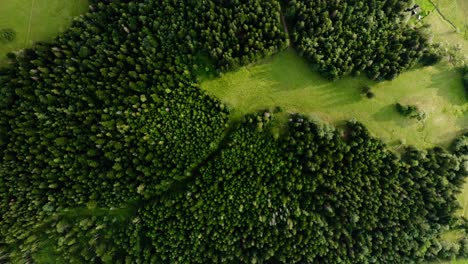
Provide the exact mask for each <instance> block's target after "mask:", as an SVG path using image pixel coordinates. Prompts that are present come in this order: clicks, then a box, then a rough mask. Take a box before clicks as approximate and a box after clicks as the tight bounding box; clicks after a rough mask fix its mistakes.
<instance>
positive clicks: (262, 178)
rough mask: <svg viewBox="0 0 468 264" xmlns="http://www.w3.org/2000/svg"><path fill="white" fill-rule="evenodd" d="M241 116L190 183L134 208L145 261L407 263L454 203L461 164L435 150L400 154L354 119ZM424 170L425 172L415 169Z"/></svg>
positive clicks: (432, 238) (421, 251) (417, 256)
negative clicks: (326, 121)
mask: <svg viewBox="0 0 468 264" xmlns="http://www.w3.org/2000/svg"><path fill="white" fill-rule="evenodd" d="M270 118H271V114H270V113H267V114H259V115H257V116H255V115H251V116H247V117H246V118H245V122H244V124H243V125H241V127H240V128H239V129H238V130H236V131H235V132H234V133H233V134H232V135H231V136H230V137H229V143H227V145H226V146H225V147H224V148H223V150H221V152H220V153H219V154H218V155H216V156H215V157H214V158H213V160H211V161H210V162H208V164H207V165H206V166H205V167H203V168H201V169H200V171H199V175H197V177H196V178H195V179H194V181H193V183H191V184H189V186H188V187H187V188H186V189H185V190H183V191H181V192H180V193H178V194H175V195H172V196H170V197H164V198H162V199H160V200H158V201H156V202H155V203H154V204H151V205H148V206H146V208H145V209H143V210H142V211H141V213H142V220H143V222H144V223H145V225H146V229H147V230H148V236H149V238H148V239H149V240H151V241H152V249H151V251H152V252H154V256H155V258H156V259H155V263H170V262H171V260H173V259H177V260H178V261H180V262H191V263H204V262H206V261H207V260H210V261H211V262H216V263H220V262H228V263H252V262H253V263H341V262H343V263H365V262H376V263H411V262H412V261H416V260H422V259H423V258H424V257H425V254H426V253H427V252H426V250H427V248H428V246H430V245H431V244H432V243H435V242H437V234H438V232H439V230H441V228H442V227H444V226H447V225H448V224H449V222H450V220H451V219H452V218H451V215H452V213H453V212H454V210H455V209H457V206H456V205H457V203H456V202H455V195H456V193H457V191H456V190H457V188H458V187H457V186H460V185H461V184H462V182H463V179H464V177H465V176H466V173H464V172H463V171H461V170H460V166H459V162H460V161H459V159H458V158H457V157H455V156H452V155H451V154H449V153H447V152H445V151H443V150H440V149H434V150H430V151H428V152H421V151H417V150H411V151H409V152H408V153H407V154H405V157H404V159H403V160H401V161H400V160H398V158H397V157H396V156H394V155H393V154H391V153H390V152H388V151H387V150H385V146H384V145H383V144H382V143H380V142H379V141H377V140H375V139H372V138H371V137H370V136H369V134H368V132H367V131H366V130H365V129H364V128H363V127H362V126H361V125H359V124H355V123H349V124H348V130H347V132H346V141H345V140H343V139H342V138H341V137H340V134H339V133H337V132H335V131H333V130H330V129H327V128H326V127H323V126H320V125H317V124H314V123H311V122H310V121H308V120H307V119H306V118H305V117H302V116H298V115H295V116H291V117H290V121H289V122H288V124H289V128H288V134H289V135H288V136H287V137H285V138H282V139H280V140H275V139H274V138H273V137H272V135H271V134H269V132H259V128H262V131H268V129H266V128H268V126H269V122H270ZM423 175H424V176H423Z"/></svg>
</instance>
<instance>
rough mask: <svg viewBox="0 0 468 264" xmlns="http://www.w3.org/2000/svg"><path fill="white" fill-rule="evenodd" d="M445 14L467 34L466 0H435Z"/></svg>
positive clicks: (467, 13) (467, 6)
mask: <svg viewBox="0 0 468 264" xmlns="http://www.w3.org/2000/svg"><path fill="white" fill-rule="evenodd" d="M433 1H434V3H435V4H436V5H437V7H439V9H440V11H441V12H442V13H443V14H444V16H445V17H446V18H447V19H448V20H450V21H451V22H452V23H453V24H454V25H455V26H456V27H457V28H458V30H459V32H460V33H462V34H465V30H466V27H467V25H468V20H467V17H468V2H467V1H466V0H433Z"/></svg>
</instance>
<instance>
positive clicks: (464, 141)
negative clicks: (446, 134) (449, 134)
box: [452, 132, 468, 155]
mask: <svg viewBox="0 0 468 264" xmlns="http://www.w3.org/2000/svg"><path fill="white" fill-rule="evenodd" d="M452 150H453V152H454V153H456V154H458V155H468V132H466V133H464V134H462V135H460V136H458V137H457V138H456V139H455V140H454V141H453V144H452Z"/></svg>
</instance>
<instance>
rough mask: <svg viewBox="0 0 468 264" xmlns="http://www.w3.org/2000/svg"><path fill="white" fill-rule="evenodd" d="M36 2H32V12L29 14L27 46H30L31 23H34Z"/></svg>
mask: <svg viewBox="0 0 468 264" xmlns="http://www.w3.org/2000/svg"><path fill="white" fill-rule="evenodd" d="M35 2H36V0H31V11H30V12H29V22H28V31H27V33H26V40H25V44H26V45H28V42H29V36H30V34H31V23H32V16H33V11H34V3H35Z"/></svg>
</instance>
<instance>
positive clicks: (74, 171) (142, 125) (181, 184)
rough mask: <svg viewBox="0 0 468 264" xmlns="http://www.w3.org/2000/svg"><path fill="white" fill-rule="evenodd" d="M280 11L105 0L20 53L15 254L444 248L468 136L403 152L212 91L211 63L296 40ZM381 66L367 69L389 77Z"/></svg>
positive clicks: (7, 155) (9, 81)
mask: <svg viewBox="0 0 468 264" xmlns="http://www.w3.org/2000/svg"><path fill="white" fill-rule="evenodd" d="M373 2H375V3H383V2H388V1H373ZM320 3H322V5H324V6H327V5H330V6H334V5H337V4H334V3H329V4H328V3H326V2H320ZM295 4H296V3H295V2H292V1H291V3H290V7H289V8H291V7H292V6H293V5H295ZM297 4H299V2H297ZM385 10H386V12H387V13H388V14H387V15H388V16H390V15H391V14H392V12H395V14H394V15H392V16H394V17H398V16H399V12H400V8H399V9H391V8H390V9H385ZM280 13H281V8H280V3H279V2H278V1H276V0H254V1H252V0H250V1H246V0H245V1H244V0H230V1H219V0H206V1H195V0H193V1H171V0H164V1H154V0H145V1H143V0H142V1H92V4H91V6H90V11H89V12H88V13H86V14H84V15H82V16H80V17H78V18H76V19H75V20H74V21H73V24H72V26H71V28H70V29H69V30H68V31H66V32H65V33H64V34H62V35H60V36H59V37H57V38H56V39H55V40H54V41H52V42H50V43H37V44H36V45H35V46H34V48H31V49H26V50H24V51H21V52H16V53H10V54H9V55H8V58H9V63H8V66H7V67H4V68H2V69H0V262H1V261H5V262H12V263H21V262H30V263H35V262H39V261H38V258H39V257H38V256H39V255H40V254H41V252H42V251H44V250H45V251H46V252H52V253H49V254H48V255H49V257H54V258H56V261H58V262H59V263H60V262H61V263H174V262H175V263H187V262H189V263H206V262H222V261H224V262H229V263H312V262H321V263H322V262H323V263H337V262H343V263H356V262H359V263H360V262H364V263H365V262H380V263H411V262H417V261H421V260H423V259H427V258H434V257H437V255H438V253H439V252H443V247H440V245H439V244H440V243H439V237H440V232H441V231H443V230H445V229H446V228H448V227H449V226H451V225H453V224H454V223H455V222H456V221H458V220H459V219H456V218H455V217H454V216H453V213H454V211H455V210H456V209H457V208H458V204H457V202H456V199H455V195H456V194H457V193H458V192H459V187H460V185H461V184H462V182H463V179H464V177H466V176H467V172H468V160H467V156H466V154H467V153H466V146H465V145H463V144H464V143H463V140H465V141H466V139H463V138H460V140H459V141H457V142H456V143H454V146H456V147H454V149H455V151H454V152H453V153H449V152H447V151H446V150H443V149H441V148H435V149H431V150H427V151H423V150H416V149H408V150H406V151H405V152H404V153H402V156H401V157H399V156H397V155H396V154H394V153H392V152H390V151H389V150H388V149H387V148H386V146H385V144H383V143H382V142H380V141H379V140H377V139H374V138H372V137H371V136H370V135H369V133H368V132H367V130H366V129H365V128H364V127H363V126H362V125H360V124H359V123H356V122H350V123H348V124H347V126H346V128H344V129H342V130H335V129H333V128H330V127H328V126H325V125H321V124H318V123H316V122H312V121H309V120H308V119H307V118H306V117H304V116H301V115H298V114H292V115H290V116H289V117H288V118H289V120H288V121H287V122H286V123H287V125H286V128H284V133H283V134H281V135H277V134H274V133H272V132H271V130H272V129H273V128H274V127H277V126H279V125H280V124H279V121H278V120H279V119H277V118H276V116H277V115H286V113H274V111H264V112H259V113H255V114H251V115H247V116H245V117H244V119H243V121H242V122H230V120H229V115H230V112H231V109H229V107H228V106H226V105H224V104H223V103H222V102H220V101H218V100H217V99H216V98H212V97H210V96H208V95H207V94H205V93H204V92H203V91H202V90H200V89H199V88H198V81H197V80H198V77H199V76H198V73H199V72H200V69H201V70H202V71H203V68H205V67H207V66H212V67H214V68H215V69H216V70H217V71H219V72H223V71H228V70H231V69H234V68H236V67H238V66H240V65H244V64H246V63H249V62H253V61H256V60H258V59H259V58H262V57H265V56H269V55H272V54H274V53H276V52H278V51H280V50H282V49H284V48H286V46H287V40H286V32H285V30H284V29H283V27H282V25H281V19H280V17H281V15H280ZM301 14H302V13H299V11H296V12H292V11H288V21H289V22H290V23H293V22H292V21H293V19H295V20H294V21H299V18H300V19H307V17H306V16H305V15H301ZM359 14H360V13H359V12H358V13H356V14H354V13H346V16H344V17H349V18H350V19H351V20H353V21H354V19H358V18H359ZM337 16H338V15H337ZM340 16H341V15H340ZM294 17H295V18H294ZM307 23H309V22H307ZM382 23H383V22H382ZM310 29H313V27H310ZM376 29H378V31H381V34H402V35H404V36H406V37H407V38H403V39H406V40H402V41H403V42H404V43H403V45H406V44H405V43H413V42H417V41H422V40H423V38H422V37H421V36H420V35H419V33H417V32H416V31H411V30H408V31H406V30H404V29H405V28H404V27H402V28H401V30H400V31H396V32H397V33H390V31H391V28H389V27H387V26H386V24H385V23H383V24H381V23H376ZM300 34H304V35H303V36H304V39H305V38H309V37H310V35H308V34H306V33H304V32H301V31H299V30H297V31H296V32H295V33H294V38H297V39H298V40H299V39H301V37H299V36H300ZM337 36H338V35H337ZM405 41H406V42H405ZM384 44H385V43H384ZM294 45H295V46H298V47H299V44H298V43H296V42H295V44H294ZM408 45H410V44H408ZM411 45H412V44H411ZM411 45H410V46H408V47H407V49H406V51H408V54H406V53H404V51H402V55H401V57H402V58H403V57H405V58H406V57H407V58H409V62H406V61H404V62H402V61H397V62H395V63H397V65H395V67H396V68H395V69H393V68H392V71H391V74H394V73H395V74H396V73H398V72H399V71H401V70H403V69H405V68H407V67H408V66H409V65H410V64H411V61H413V60H415V59H416V58H417V56H420V53H421V52H420V51H422V50H423V49H424V48H423V46H424V44H421V47H420V48H416V49H415V50H412V51H409V50H410V49H411V48H414V47H413V46H411ZM385 47H387V46H385V45H383V44H382V46H380V48H379V49H381V50H382V54H383V55H382V56H386V55H385V54H390V51H389V50H387V49H385ZM299 48H300V47H299ZM387 48H389V47H387ZM369 52H370V51H369ZM307 53H308V54H312V50H309V51H307ZM360 54H361V55H360ZM365 54H367V53H365V52H364V51H362V52H357V53H356V56H355V57H352V59H353V60H354V59H356V60H359V58H360V59H363V58H364V57H365ZM317 55H319V54H318V53H317ZM321 56H323V55H321ZM379 56H380V55H379ZM375 61H377V60H375ZM210 63H211V64H210ZM328 63H330V62H328ZM354 63H355V64H356V65H358V64H359V63H358V62H354ZM338 64H339V65H341V63H338ZM338 64H336V65H338ZM330 65H333V64H330ZM382 65H383V66H382V67H373V68H372V70H369V72H372V71H373V72H376V73H377V72H378V73H379V74H380V75H381V76H390V75H389V74H390V72H389V71H387V66H386V65H387V64H385V63H384V64H382ZM330 67H337V66H330ZM346 72H348V70H343V71H342V72H340V73H339V74H338V75H342V74H344V73H346ZM373 77H374V78H377V77H376V76H373ZM460 142H462V143H460ZM460 146H461V147H460ZM438 243H439V244H438ZM47 250H49V251H47ZM453 254H455V255H456V254H459V252H454V253H453ZM453 254H452V255H453Z"/></svg>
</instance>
